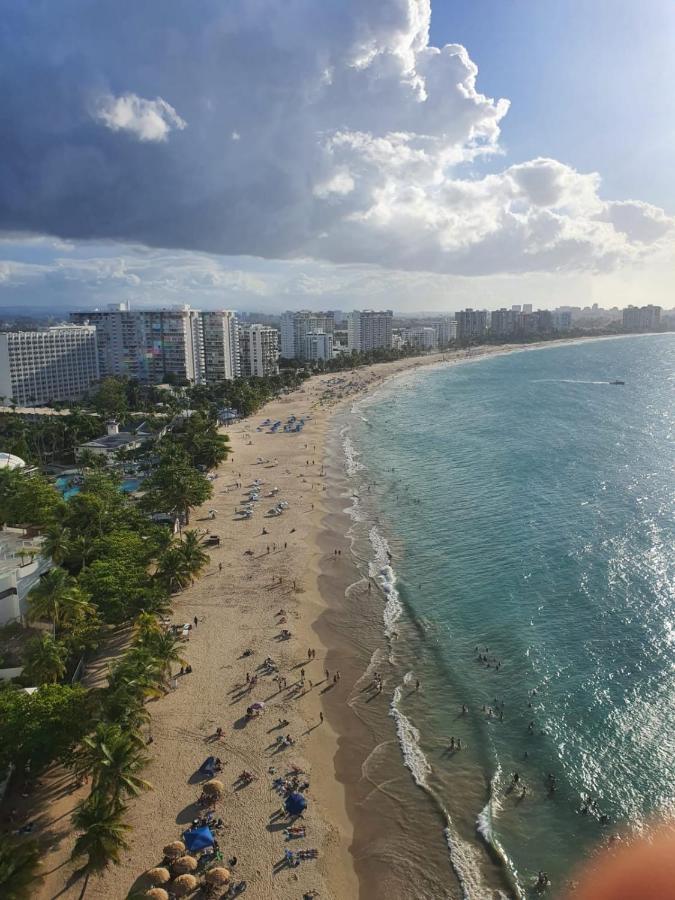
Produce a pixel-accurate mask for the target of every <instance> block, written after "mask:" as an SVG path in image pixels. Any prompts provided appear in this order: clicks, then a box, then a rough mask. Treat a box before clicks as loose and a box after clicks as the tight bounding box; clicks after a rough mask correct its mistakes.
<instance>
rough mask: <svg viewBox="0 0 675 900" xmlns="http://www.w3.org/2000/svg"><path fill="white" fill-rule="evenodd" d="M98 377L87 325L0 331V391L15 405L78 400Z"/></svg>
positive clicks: (93, 343) (92, 332) (93, 335)
mask: <svg viewBox="0 0 675 900" xmlns="http://www.w3.org/2000/svg"><path fill="white" fill-rule="evenodd" d="M98 379H99V368H98V355H97V352H96V329H95V328H94V327H93V326H91V325H56V326H54V327H52V328H48V329H46V330H45V331H8V332H5V333H3V334H0V394H1V395H3V396H4V397H5V398H7V399H9V398H10V397H11V398H14V400H15V401H16V403H17V404H18V405H19V406H44V405H45V404H47V403H52V402H54V401H56V400H58V401H63V400H78V399H80V398H81V397H83V396H84V394H86V392H87V391H88V390H89V389H90V388H91V386H92V385H93V384H94V383H95V382H96V381H98Z"/></svg>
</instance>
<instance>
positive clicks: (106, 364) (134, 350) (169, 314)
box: [71, 304, 239, 384]
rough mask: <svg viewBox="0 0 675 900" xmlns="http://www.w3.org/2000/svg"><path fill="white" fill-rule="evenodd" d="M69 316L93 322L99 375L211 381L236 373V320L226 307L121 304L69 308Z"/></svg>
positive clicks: (72, 318)
mask: <svg viewBox="0 0 675 900" xmlns="http://www.w3.org/2000/svg"><path fill="white" fill-rule="evenodd" d="M71 320H72V321H74V322H80V323H88V324H90V325H95V326H96V342H97V347H98V363H99V370H100V374H101V378H104V377H107V376H118V377H123V376H127V377H129V378H135V379H137V380H138V381H143V382H149V383H151V384H160V383H161V382H163V381H165V380H166V378H167V377H172V378H175V379H177V380H178V381H181V382H197V383H203V382H209V383H210V382H219V381H224V380H227V379H231V378H235V377H236V376H237V375H238V374H239V348H238V331H237V321H236V318H235V314H234V313H233V312H232V311H231V310H214V311H200V310H197V309H191V308H190V307H189V306H177V307H172V308H167V309H158V310H130V309H129V307H128V305H126V304H121V305H120V306H115V307H109V308H108V309H106V310H95V311H92V312H76V313H71Z"/></svg>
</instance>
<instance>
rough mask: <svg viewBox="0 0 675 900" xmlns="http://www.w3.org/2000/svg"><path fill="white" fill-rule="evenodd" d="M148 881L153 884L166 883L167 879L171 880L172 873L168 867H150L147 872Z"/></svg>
mask: <svg viewBox="0 0 675 900" xmlns="http://www.w3.org/2000/svg"><path fill="white" fill-rule="evenodd" d="M145 874H146V876H147V878H148V881H150V882H151V883H152V884H166V883H167V881H171V873H170V872H169V870H168V869H165V868H164V866H157V868H155V869H148V871H147V872H146V873H145Z"/></svg>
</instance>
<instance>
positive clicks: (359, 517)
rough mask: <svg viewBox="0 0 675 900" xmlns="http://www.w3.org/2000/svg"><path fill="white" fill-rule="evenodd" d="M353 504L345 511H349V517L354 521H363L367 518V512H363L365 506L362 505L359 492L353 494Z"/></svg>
mask: <svg viewBox="0 0 675 900" xmlns="http://www.w3.org/2000/svg"><path fill="white" fill-rule="evenodd" d="M350 499H351V501H352V502H351V506H348V507H347V508H346V509H345V510H344V512H346V513H347V515H348V516H349V518H350V519H351V520H352V521H353V522H363V521H364V519H365V514H364V512H363V507H362V506H361V500H360V498H359V495H358V494H352V495H351V498H350Z"/></svg>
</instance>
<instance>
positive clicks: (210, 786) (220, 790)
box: [202, 778, 225, 797]
mask: <svg viewBox="0 0 675 900" xmlns="http://www.w3.org/2000/svg"><path fill="white" fill-rule="evenodd" d="M202 791H203V792H204V793H205V794H206V796H207V797H222V796H223V794H224V793H225V785H224V784H223V782H222V781H218V779H217V778H212V779H211V781H206V782H205V783H204V784H203V785H202Z"/></svg>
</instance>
